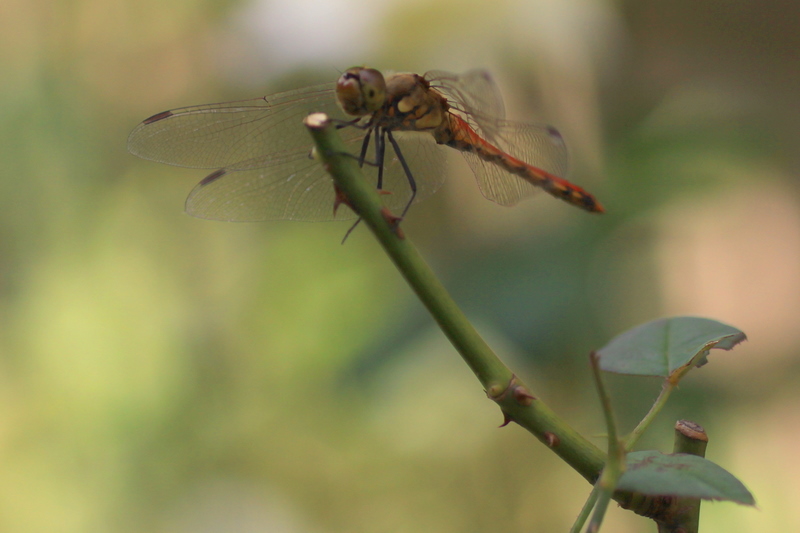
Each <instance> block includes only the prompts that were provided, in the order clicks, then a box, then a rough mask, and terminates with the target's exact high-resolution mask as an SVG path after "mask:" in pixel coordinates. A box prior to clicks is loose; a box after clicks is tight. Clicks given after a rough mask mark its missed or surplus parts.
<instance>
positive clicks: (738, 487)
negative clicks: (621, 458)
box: [617, 450, 756, 505]
mask: <svg viewBox="0 0 800 533" xmlns="http://www.w3.org/2000/svg"><path fill="white" fill-rule="evenodd" d="M617 489H618V490H624V491H631V492H639V493H642V494H647V495H651V496H681V497H687V498H701V499H704V500H728V501H733V502H736V503H741V504H743V505H755V503H756V502H755V499H754V498H753V495H752V494H750V491H749V490H747V488H746V487H745V486H744V485H743V484H742V482H741V481H739V480H738V479H736V478H735V477H734V476H733V474H731V473H730V472H728V471H727V470H725V469H724V468H722V467H721V466H719V465H717V464H715V463H713V462H711V461H709V460H708V459H705V458H703V457H698V456H696V455H689V454H685V453H676V454H672V455H667V454H664V453H661V452H659V451H656V450H647V451H641V452H631V453H629V454H628V459H627V470H626V471H625V473H624V474H622V477H621V478H620V480H619V484H618V485H617Z"/></svg>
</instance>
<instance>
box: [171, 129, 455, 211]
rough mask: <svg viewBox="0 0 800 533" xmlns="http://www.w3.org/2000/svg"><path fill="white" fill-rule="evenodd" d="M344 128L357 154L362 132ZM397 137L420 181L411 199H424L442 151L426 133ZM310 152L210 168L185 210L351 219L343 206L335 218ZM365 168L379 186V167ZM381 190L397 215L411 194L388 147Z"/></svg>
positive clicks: (437, 178)
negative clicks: (242, 166) (257, 163)
mask: <svg viewBox="0 0 800 533" xmlns="http://www.w3.org/2000/svg"><path fill="white" fill-rule="evenodd" d="M344 131H345V132H348V133H352V132H357V134H358V135H357V136H352V135H351V136H350V139H349V141H348V142H347V143H346V144H347V151H348V152H349V153H351V154H359V153H360V150H361V142H362V139H363V132H362V131H361V130H357V129H355V128H347V129H346V130H344ZM307 134H308V133H307V132H306V135H307ZM395 136H396V138H397V140H398V144H399V145H400V146H401V151H402V153H403V156H404V157H405V158H406V161H407V162H408V164H409V166H410V167H411V171H412V173H413V175H414V177H415V179H416V181H417V184H418V187H417V196H416V198H415V202H416V201H419V200H422V199H424V198H427V197H428V196H430V195H431V194H433V193H434V192H436V190H437V189H438V188H439V186H440V185H441V183H442V181H443V180H444V175H445V174H444V157H445V156H446V153H445V151H444V150H443V149H442V147H440V146H438V145H437V144H436V142H435V141H434V140H433V138H432V137H431V136H430V135H424V134H413V133H406V134H402V135H400V134H396V135H395ZM309 154H310V152H309V151H308V150H306V151H303V152H291V153H284V154H273V155H272V156H271V159H270V161H269V162H268V164H266V165H263V166H260V167H259V168H251V169H232V168H226V169H221V170H218V171H216V172H213V173H212V174H210V175H209V176H208V177H206V178H205V179H204V180H203V181H201V182H200V183H199V184H198V185H197V186H196V187H195V188H194V190H193V191H192V192H191V193H190V194H189V197H188V198H187V199H186V212H187V213H189V214H190V215H193V216H196V217H199V218H207V219H212V220H226V221H232V222H254V221H262V220H279V219H282V220H306V221H324V220H334V219H335V220H348V219H352V218H355V214H354V213H353V212H352V211H351V210H350V209H349V208H348V207H346V206H340V207H339V209H338V211H337V213H336V215H335V216H334V212H333V205H334V199H335V192H334V188H333V180H332V179H331V177H330V175H328V173H327V172H326V171H325V169H324V168H323V166H322V165H321V164H320V162H319V161H317V160H315V159H311V158H310V157H309ZM366 159H367V160H368V161H374V160H375V151H374V142H372V143H370V149H369V151H368V152H367V157H366ZM363 170H364V174H365V176H366V177H367V180H368V181H369V183H370V184H371V185H372V186H374V187H377V185H378V184H377V169H376V168H375V167H374V166H371V165H365V166H364V168H363ZM382 189H383V191H385V193H386V194H382V195H381V201H382V202H383V204H384V205H385V206H386V207H388V208H389V210H390V211H391V212H393V213H396V214H399V213H401V212H402V210H403V209H404V208H405V206H406V204H408V201H409V200H410V198H411V188H410V185H409V181H408V178H407V176H406V174H405V172H404V170H403V168H402V166H401V165H400V163H399V161H398V159H397V156H396V154H394V152H393V150H392V149H391V146H387V152H386V169H385V172H384V177H383V184H382Z"/></svg>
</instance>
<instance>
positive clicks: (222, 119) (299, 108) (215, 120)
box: [128, 84, 346, 169]
mask: <svg viewBox="0 0 800 533" xmlns="http://www.w3.org/2000/svg"><path fill="white" fill-rule="evenodd" d="M315 111H319V112H323V113H327V114H328V115H330V116H331V117H334V118H340V119H345V118H346V117H345V116H344V114H343V112H342V111H341V110H340V109H339V107H338V106H337V105H336V101H335V97H334V92H333V87H332V85H331V84H325V85H317V86H312V87H307V88H304V89H299V90H295V91H289V92H284V93H278V94H275V95H272V96H265V97H262V98H255V99H253V100H242V101H238V102H226V103H220V104H208V105H201V106H193V107H183V108H180V109H174V110H171V111H164V112H162V113H159V114H157V115H153V116H152V117H150V118H148V119H147V120H145V121H143V122H142V123H141V124H139V125H138V126H137V127H136V128H135V129H134V130H133V131H132V132H131V134H130V136H129V137H128V150H129V151H130V152H131V153H132V154H134V155H137V156H139V157H142V158H144V159H150V160H153V161H158V162H160V163H167V164H170V165H176V166H181V167H190V168H223V167H224V168H227V169H253V168H259V167H264V166H268V165H270V164H272V161H273V159H274V158H277V160H285V158H286V156H287V154H291V153H293V152H306V153H307V152H308V150H310V147H311V141H310V138H309V135H308V131H307V130H306V129H305V126H304V125H303V120H302V119H303V117H304V116H306V115H308V114H309V113H311V112H315Z"/></svg>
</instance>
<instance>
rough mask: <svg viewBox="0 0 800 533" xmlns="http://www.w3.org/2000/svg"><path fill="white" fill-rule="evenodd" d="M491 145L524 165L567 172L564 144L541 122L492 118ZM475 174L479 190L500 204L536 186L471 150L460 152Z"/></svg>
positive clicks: (513, 201) (561, 173)
mask: <svg viewBox="0 0 800 533" xmlns="http://www.w3.org/2000/svg"><path fill="white" fill-rule="evenodd" d="M495 124H496V129H495V135H494V139H493V143H492V144H493V145H494V146H495V147H497V148H499V149H500V151H501V152H503V156H502V157H512V158H513V159H517V160H520V161H522V162H524V163H527V164H528V165H530V166H532V167H535V168H538V169H541V170H544V171H545V172H548V173H550V174H553V175H555V176H558V177H562V176H564V175H565V174H566V171H567V147H566V145H565V144H564V140H563V139H562V137H561V134H560V133H558V131H557V130H556V129H555V128H553V127H551V126H547V125H544V124H526V123H522V122H511V121H507V120H497V121H495ZM462 153H463V154H464V157H465V158H466V160H467V163H469V166H470V168H472V171H473V172H474V173H475V177H476V178H477V180H478V186H479V187H480V190H481V193H483V195H484V196H485V197H486V198H487V199H489V200H491V201H493V202H497V203H498V204H500V205H506V206H510V205H514V204H516V203H517V202H519V201H520V200H522V199H523V198H526V197H528V196H530V195H532V194H533V193H535V192H536V191H538V190H540V189H539V188H538V187H536V186H534V185H532V184H531V183H529V182H528V181H525V180H524V179H522V178H521V177H519V176H515V175H513V174H511V173H510V172H508V171H507V170H506V169H504V168H503V167H501V166H500V165H499V164H497V163H491V162H488V161H485V160H483V159H481V158H480V157H478V156H477V155H476V154H475V153H472V152H462Z"/></svg>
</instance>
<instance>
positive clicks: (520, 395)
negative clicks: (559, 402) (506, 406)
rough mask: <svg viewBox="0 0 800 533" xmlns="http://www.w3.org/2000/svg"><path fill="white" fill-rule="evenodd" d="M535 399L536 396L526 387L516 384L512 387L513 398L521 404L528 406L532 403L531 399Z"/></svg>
mask: <svg viewBox="0 0 800 533" xmlns="http://www.w3.org/2000/svg"><path fill="white" fill-rule="evenodd" d="M535 399H536V396H534V395H533V394H531V393H530V392H528V389H526V388H525V387H523V386H521V385H517V386H516V387H514V400H516V402H517V403H518V404H520V405H522V406H525V407H528V406H529V405H531V404H532V403H533V400H535Z"/></svg>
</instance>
